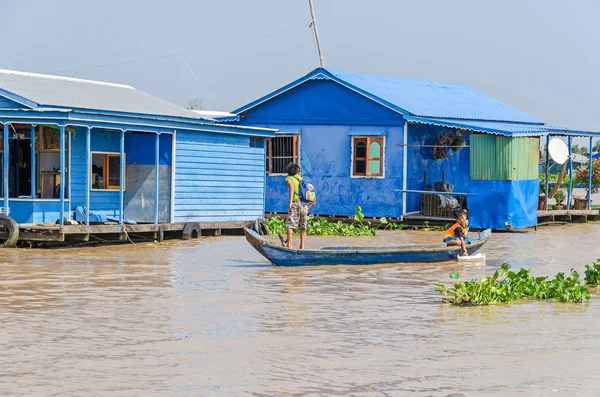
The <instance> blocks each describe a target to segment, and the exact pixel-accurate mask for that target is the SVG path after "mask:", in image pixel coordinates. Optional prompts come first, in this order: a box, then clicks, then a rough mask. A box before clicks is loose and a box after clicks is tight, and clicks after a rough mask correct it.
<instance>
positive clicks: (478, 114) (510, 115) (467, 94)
mask: <svg viewBox="0 0 600 397" xmlns="http://www.w3.org/2000/svg"><path fill="white" fill-rule="evenodd" d="M310 80H333V81H335V82H337V83H339V84H341V85H343V86H345V87H347V88H349V89H351V90H353V91H355V92H358V93H359V94H361V95H364V96H366V97H367V98H370V99H372V100H373V101H375V102H378V103H380V104H381V105H383V106H385V107H387V108H389V109H392V110H394V111H396V112H398V113H400V114H402V115H403V116H404V118H405V119H407V120H409V121H410V122H414V123H421V124H431V125H440V126H446V127H450V128H462V129H467V130H470V131H476V132H484V133H490V134H498V135H508V136H541V135H548V134H551V135H564V136H600V133H598V132H596V131H581V130H572V129H568V128H560V127H553V126H548V125H545V124H544V122H543V121H541V120H539V119H537V118H535V117H532V116H530V115H528V114H526V113H523V112H521V111H519V110H517V109H515V108H513V107H510V106H508V105H506V104H504V103H502V102H500V101H498V100H496V99H494V98H492V97H489V96H487V95H485V94H483V93H481V92H479V91H477V90H475V89H473V88H471V87H469V86H467V85H464V84H452V83H439V82H433V81H421V80H411V79H400V78H394V77H383V76H375V75H368V74H361V73H352V72H346V71H343V70H336V69H328V68H317V69H315V70H313V71H312V72H310V73H308V74H307V75H306V76H303V77H301V78H299V79H298V80H295V81H293V82H291V83H290V84H288V85H286V86H284V87H281V88H280V89H278V90H276V91H273V92H272V93H270V94H268V95H265V96H264V97H262V98H259V99H257V100H256V101H254V102H251V103H249V104H247V105H245V106H242V107H241V108H239V109H237V110H235V111H234V112H233V113H236V114H241V113H244V112H247V111H248V110H250V109H252V108H254V107H256V106H259V105H260V104H262V103H265V102H267V101H269V100H270V99H272V98H274V97H276V96H278V95H280V94H283V93H284V92H287V91H289V90H292V89H294V88H295V87H297V86H299V85H301V84H303V83H305V82H307V81H310Z"/></svg>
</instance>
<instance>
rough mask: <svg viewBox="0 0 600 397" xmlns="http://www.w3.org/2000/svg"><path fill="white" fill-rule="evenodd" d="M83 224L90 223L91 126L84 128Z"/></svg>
mask: <svg viewBox="0 0 600 397" xmlns="http://www.w3.org/2000/svg"><path fill="white" fill-rule="evenodd" d="M85 167H86V171H85V175H86V181H85V224H86V225H88V226H89V224H90V191H91V190H92V128H91V127H87V128H86V130H85Z"/></svg>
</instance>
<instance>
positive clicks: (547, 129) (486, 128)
mask: <svg viewBox="0 0 600 397" xmlns="http://www.w3.org/2000/svg"><path fill="white" fill-rule="evenodd" d="M404 118H405V119H406V120H407V121H408V122H410V123H418V124H429V125H437V126H441V127H447V128H458V129H465V130H469V131H474V132H483V133H486V134H496V135H506V136H543V135H548V134H550V135H564V136H600V132H595V131H578V130H571V129H566V128H560V127H554V126H548V125H545V124H524V123H505V122H504V123H502V122H494V121H478V120H455V119H452V120H449V119H436V118H428V117H414V116H405V117H404Z"/></svg>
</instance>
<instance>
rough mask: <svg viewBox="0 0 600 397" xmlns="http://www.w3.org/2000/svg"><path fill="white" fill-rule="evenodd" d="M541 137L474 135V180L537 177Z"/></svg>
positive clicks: (514, 179) (471, 153) (471, 152)
mask: <svg viewBox="0 0 600 397" xmlns="http://www.w3.org/2000/svg"><path fill="white" fill-rule="evenodd" d="M539 145H540V141H539V138H535V137H534V138H530V137H518V138H513V137H506V136H497V135H489V134H473V135H471V142H470V146H471V150H470V177H471V179H472V180H480V181H481V180H488V181H490V180H497V181H519V180H531V179H537V178H538V156H539V154H538V153H539Z"/></svg>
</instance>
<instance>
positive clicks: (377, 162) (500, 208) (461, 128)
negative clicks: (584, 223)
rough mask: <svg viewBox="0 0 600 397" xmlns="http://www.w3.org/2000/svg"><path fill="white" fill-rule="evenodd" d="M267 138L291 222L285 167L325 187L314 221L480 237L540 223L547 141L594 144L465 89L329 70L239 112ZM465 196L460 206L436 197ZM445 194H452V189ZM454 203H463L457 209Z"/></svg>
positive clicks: (277, 206)
mask: <svg viewBox="0 0 600 397" xmlns="http://www.w3.org/2000/svg"><path fill="white" fill-rule="evenodd" d="M234 113H236V114H237V115H238V116H239V117H240V121H239V122H237V123H238V124H241V125H245V126H253V127H268V128H274V129H277V130H278V132H277V134H276V136H275V137H272V138H268V139H267V159H266V162H267V164H266V168H267V183H266V186H267V195H266V210H267V212H285V211H286V200H287V198H286V197H287V196H286V188H285V185H284V175H285V167H286V165H287V164H288V163H289V162H292V161H294V162H299V163H300V165H301V168H302V173H303V176H304V177H305V178H308V179H309V180H310V181H311V182H312V183H313V184H314V185H315V187H316V189H317V195H318V202H317V206H316V207H315V208H314V210H313V212H314V213H317V214H324V215H340V216H347V215H352V214H354V212H355V206H356V205H357V204H359V205H360V206H361V207H362V209H363V212H364V214H365V215H366V216H374V217H381V216H385V217H393V218H402V219H408V218H411V217H412V218H418V219H444V220H447V219H451V211H450V208H451V207H452V206H453V205H454V204H455V203H456V202H458V203H460V204H461V205H462V206H466V207H468V208H469V210H470V219H471V224H472V225H473V226H475V227H491V228H495V229H504V228H505V227H513V228H519V227H528V226H533V225H535V224H536V223H537V207H538V197H539V193H540V192H539V180H538V157H539V147H540V137H541V136H549V135H562V136H588V137H591V136H594V135H595V133H592V132H586V131H572V130H566V129H561V128H556V127H551V126H548V125H546V124H545V123H544V122H543V121H541V120H539V119H537V118H535V117H533V116H530V115H528V114H526V113H524V112H522V111H519V110H517V109H515V108H512V107H510V106H508V105H506V104H504V103H502V102H500V101H498V100H496V99H494V98H491V97H489V96H487V95H485V94H482V93H481V92H478V91H476V90H474V89H473V88H471V87H469V86H466V85H462V84H450V83H439V82H431V81H418V80H410V79H399V78H392V77H381V76H373V75H366V74H359V73H351V72H346V71H342V70H333V69H328V68H327V69H325V68H318V69H316V70H314V71H312V72H310V73H308V74H307V75H306V76H304V77H302V78H300V79H298V80H296V81H294V82H292V83H290V84H288V85H286V86H284V87H281V88H280V89H277V90H276V91H274V92H272V93H270V94H268V95H266V96H264V97H262V98H260V99H258V100H256V101H254V102H252V103H250V104H247V105H245V106H242V107H241V108H239V109H237V110H235V111H234ZM450 185H452V186H451V187H452V188H453V192H452V197H449V195H443V194H439V192H433V190H434V189H435V188H436V186H437V187H438V189H437V190H440V188H446V189H447V188H449V187H450ZM442 190H443V189H442ZM447 198H450V199H452V200H451V201H453V202H454V200H456V202H454V204H453V203H451V202H446V201H447Z"/></svg>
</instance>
